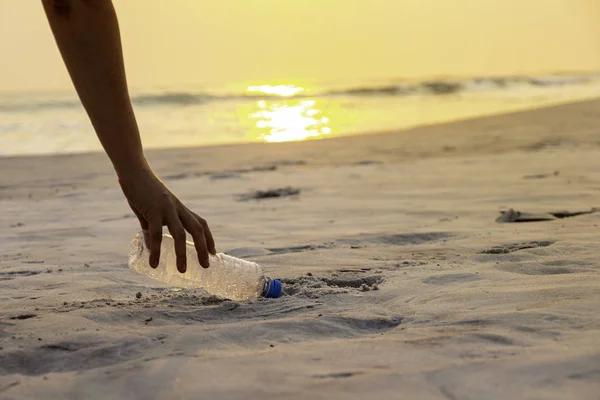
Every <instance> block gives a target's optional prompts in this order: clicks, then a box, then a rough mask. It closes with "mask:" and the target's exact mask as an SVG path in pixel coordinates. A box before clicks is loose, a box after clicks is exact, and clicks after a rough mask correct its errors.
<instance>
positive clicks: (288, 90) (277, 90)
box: [247, 85, 304, 97]
mask: <svg viewBox="0 0 600 400" xmlns="http://www.w3.org/2000/svg"><path fill="white" fill-rule="evenodd" d="M247 91H248V93H259V94H268V95H275V96H282V97H287V96H294V95H297V94H299V93H302V92H303V91H304V88H303V87H298V86H295V85H258V86H248V89H247Z"/></svg>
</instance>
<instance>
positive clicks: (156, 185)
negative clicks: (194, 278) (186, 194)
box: [119, 169, 216, 273]
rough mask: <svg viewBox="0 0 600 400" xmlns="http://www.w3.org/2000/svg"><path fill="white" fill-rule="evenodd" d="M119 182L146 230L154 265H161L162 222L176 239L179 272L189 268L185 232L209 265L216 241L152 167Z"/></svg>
mask: <svg viewBox="0 0 600 400" xmlns="http://www.w3.org/2000/svg"><path fill="white" fill-rule="evenodd" d="M119 183H120V184H121V188H122V189H123V193H124V194H125V197H126V198H127V201H128V202H129V206H130V207H131V209H132V210H133V212H134V213H135V215H136V216H137V217H138V219H139V221H140V225H141V227H142V230H143V231H144V238H145V239H146V245H147V246H148V248H149V249H150V266H151V267H152V268H156V267H158V262H159V258H160V244H161V241H162V227H163V225H166V226H167V227H168V229H169V232H170V233H171V236H173V239H174V240H175V254H176V257H177V270H179V272H181V273H184V272H185V271H186V269H187V260H186V234H185V232H186V231H188V232H189V233H190V235H192V238H193V240H194V244H195V246H196V251H197V253H198V261H200V265H202V266H203V267H204V268H208V266H209V261H208V253H211V254H216V250H215V241H214V240H213V237H212V234H211V233H210V229H209V228H208V224H207V223H206V221H205V220H204V219H203V218H201V217H199V216H198V215H196V214H195V213H193V212H192V211H190V210H189V209H188V208H187V207H186V206H184V205H183V204H182V203H181V201H179V199H178V198H177V197H175V195H174V194H173V193H171V191H170V190H169V189H168V188H167V187H166V186H165V185H164V184H163V183H162V182H161V181H160V179H158V177H157V176H156V175H155V174H154V173H153V172H152V170H150V169H142V170H136V171H134V172H132V173H129V174H127V176H126V177H123V176H120V177H119ZM148 238H149V243H148Z"/></svg>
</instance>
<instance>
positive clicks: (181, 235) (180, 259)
mask: <svg viewBox="0 0 600 400" xmlns="http://www.w3.org/2000/svg"><path fill="white" fill-rule="evenodd" d="M167 227H168V228H169V232H171V236H173V241H174V242H175V256H176V257H177V270H178V271H179V272H181V273H182V274H183V273H184V272H185V271H186V270H187V259H186V258H187V257H186V254H185V253H186V245H185V229H183V225H182V224H181V221H180V220H179V217H178V216H177V214H173V216H172V217H171V218H169V219H168V220H167Z"/></svg>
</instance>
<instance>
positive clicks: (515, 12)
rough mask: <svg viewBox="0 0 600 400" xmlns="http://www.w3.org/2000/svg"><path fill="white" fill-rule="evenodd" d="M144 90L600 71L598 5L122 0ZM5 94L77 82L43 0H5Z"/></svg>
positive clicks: (0, 49) (127, 43) (134, 68)
mask: <svg viewBox="0 0 600 400" xmlns="http://www.w3.org/2000/svg"><path fill="white" fill-rule="evenodd" d="M114 2H115V6H116V8H117V13H118V15H119V21H120V24H121V31H122V37H123V46H124V52H125V61H126V68H127V72H128V79H129V82H130V86H132V87H134V88H148V89H150V88H169V87H182V86H187V85H208V84H221V83H228V82H253V83H259V82H275V81H277V82H286V81H294V80H312V81H315V80H316V81H343V80H353V81H354V80H362V79H382V80H385V79H401V78H428V77H433V76H473V75H511V74H535V73H548V72H562V71H600V24H598V23H597V21H598V20H599V18H600V1H598V0H220V1H215V0H210V1H209V0H169V1H164V0H114ZM0 60H1V61H0V91H11V92H13V91H38V90H43V91H46V90H65V89H69V88H70V87H71V84H70V81H69V79H68V76H67V74H66V71H65V69H64V66H63V65H62V62H61V60H60V57H59V54H58V51H57V49H56V46H55V45H54V41H53V38H52V36H51V33H50V29H49V27H48V24H47V22H46V21H45V18H44V14H43V11H42V7H41V4H40V1H39V0H0Z"/></svg>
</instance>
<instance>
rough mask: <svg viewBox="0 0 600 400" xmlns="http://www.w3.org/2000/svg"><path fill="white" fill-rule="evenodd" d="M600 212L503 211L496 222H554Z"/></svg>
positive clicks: (593, 210)
mask: <svg viewBox="0 0 600 400" xmlns="http://www.w3.org/2000/svg"><path fill="white" fill-rule="evenodd" d="M596 211H598V210H597V209H596V208H592V209H591V210H587V211H555V212H548V213H528V212H522V211H516V210H513V209H512V208H511V209H510V210H508V211H501V212H500V216H499V217H498V218H496V222H503V223H508V222H539V221H554V220H555V219H562V218H569V217H576V216H578V215H585V214H593V213H595V212H596Z"/></svg>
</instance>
